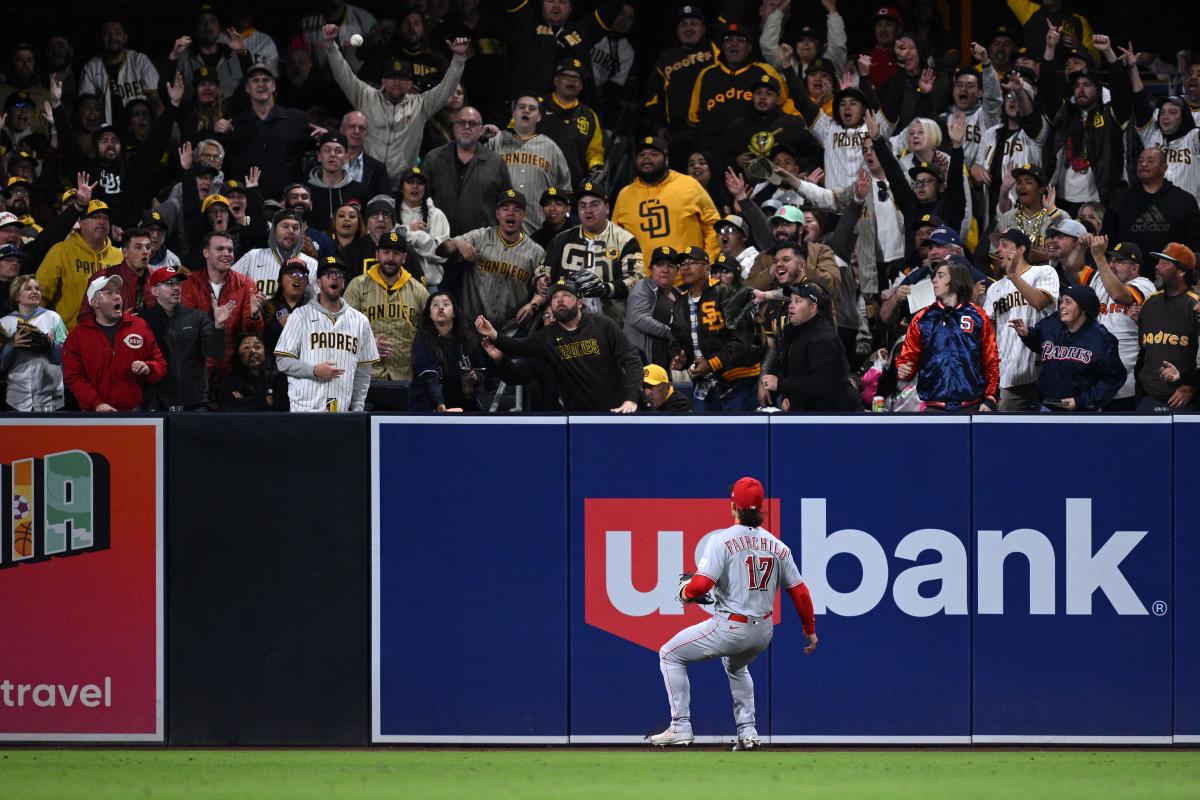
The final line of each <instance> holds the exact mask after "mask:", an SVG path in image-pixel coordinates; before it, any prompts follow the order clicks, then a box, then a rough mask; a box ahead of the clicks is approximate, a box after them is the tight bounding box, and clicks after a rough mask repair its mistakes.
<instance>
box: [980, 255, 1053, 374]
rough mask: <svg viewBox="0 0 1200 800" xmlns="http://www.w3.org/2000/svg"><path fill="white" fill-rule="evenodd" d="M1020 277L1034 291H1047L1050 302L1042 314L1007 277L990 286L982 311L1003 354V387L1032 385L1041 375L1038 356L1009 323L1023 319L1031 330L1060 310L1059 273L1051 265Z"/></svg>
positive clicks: (1039, 267)
mask: <svg viewBox="0 0 1200 800" xmlns="http://www.w3.org/2000/svg"><path fill="white" fill-rule="evenodd" d="M1021 278H1022V279H1023V280H1024V281H1025V282H1026V283H1028V284H1029V285H1030V286H1032V287H1033V288H1035V289H1039V290H1041V291H1043V292H1045V293H1046V294H1047V295H1048V296H1049V297H1050V299H1051V301H1052V302H1051V303H1050V304H1049V305H1047V306H1046V308H1045V309H1043V310H1042V311H1038V310H1037V309H1036V308H1034V307H1033V306H1031V305H1029V303H1028V301H1026V300H1025V296H1024V295H1022V294H1021V292H1020V290H1018V289H1017V287H1016V286H1015V285H1014V284H1013V282H1012V280H1011V279H1009V277H1008V276H1007V275H1005V276H1004V277H1003V278H1001V279H1000V280H998V281H996V282H995V283H993V284H992V285H991V286H989V287H988V291H987V297H986V298H985V299H984V301H983V310H984V311H986V312H987V315H988V317H990V318H991V320H992V326H993V327H995V329H996V349H997V350H998V351H999V352H1000V388H1001V389H1008V388H1010V387H1013V386H1024V385H1025V384H1028V383H1033V382H1035V381H1036V380H1037V376H1038V360H1037V354H1036V353H1034V352H1033V351H1032V350H1030V349H1029V348H1028V347H1026V346H1025V343H1024V342H1022V341H1021V337H1020V336H1018V335H1017V332H1016V330H1014V329H1013V327H1012V326H1011V325H1009V324H1008V323H1010V322H1012V321H1013V320H1018V319H1019V320H1021V321H1022V322H1024V323H1025V327H1026V328H1029V329H1030V330H1032V329H1033V326H1034V325H1036V324H1037V322H1038V320H1040V319H1042V318H1043V317H1048V316H1050V315H1051V314H1053V313H1055V311H1056V310H1057V309H1058V291H1059V283H1058V273H1057V272H1055V271H1054V267H1052V266H1050V265H1049V264H1038V265H1036V266H1033V265H1031V266H1029V267H1028V268H1026V270H1025V271H1024V272H1022V273H1021Z"/></svg>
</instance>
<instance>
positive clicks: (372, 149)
mask: <svg viewBox="0 0 1200 800" xmlns="http://www.w3.org/2000/svg"><path fill="white" fill-rule="evenodd" d="M324 36H325V54H326V55H327V56H328V58H329V66H330V68H331V69H332V70H333V78H334V80H335V81H337V85H338V86H339V87H340V88H341V90H342V92H343V93H344V94H345V95H346V99H347V100H349V101H350V104H351V105H352V106H354V108H356V109H358V110H359V111H361V112H362V113H363V114H365V115H366V117H367V119H368V120H369V121H370V125H371V127H372V128H373V129H374V131H375V135H374V136H373V137H371V138H368V139H367V141H366V142H365V143H364V145H363V147H364V149H365V150H366V152H367V153H368V154H369V155H370V156H371V157H373V158H376V159H378V160H379V161H382V162H383V163H384V164H385V165H387V171H388V176H389V179H390V181H391V183H392V184H393V185H394V184H396V183H398V182H399V181H400V176H401V174H403V172H404V170H406V169H408V168H409V167H411V166H412V165H413V164H415V163H416V161H417V151H418V149H419V148H420V146H421V135H422V131H423V130H424V127H425V123H426V122H427V121H428V120H429V118H430V117H432V116H433V115H434V114H436V113H437V112H439V111H441V110H442V106H444V105H446V101H447V100H449V99H450V95H452V94H454V89H455V87H457V86H458V82H459V81H460V80H461V79H462V72H463V65H464V64H465V63H466V61H467V44H468V42H467V40H466V39H455V40H454V41H452V42H447V43H446V44H447V46H448V47H449V48H450V52H451V53H453V54H454V58H453V59H451V61H450V68H449V69H447V70H446V74H445V75H444V76H443V77H442V80H441V83H439V84H438V85H437V86H435V87H434V88H433V89H430V90H429V91H427V92H422V93H420V94H414V93H413V91H412V88H413V74H412V65H411V64H408V63H407V62H405V61H401V60H399V59H391V60H389V61H388V62H387V65H386V66H385V67H384V69H383V80H382V84H381V86H380V88H378V89H376V88H375V87H373V86H371V85H370V84H369V83H366V82H364V81H362V80H360V79H359V78H358V77H357V76H356V75H355V74H354V72H353V69H352V67H351V66H350V65H349V64H347V63H346V59H345V57H344V56H343V55H342V51H341V49H340V48H339V47H338V37H339V30H338V26H337V25H326V26H325V29H324Z"/></svg>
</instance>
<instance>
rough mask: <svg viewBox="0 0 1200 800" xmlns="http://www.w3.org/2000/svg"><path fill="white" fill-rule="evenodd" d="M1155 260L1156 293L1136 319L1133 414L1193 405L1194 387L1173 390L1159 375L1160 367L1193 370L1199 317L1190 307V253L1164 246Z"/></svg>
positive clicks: (1199, 297) (1195, 298)
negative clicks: (1158, 286) (1159, 284)
mask: <svg viewBox="0 0 1200 800" xmlns="http://www.w3.org/2000/svg"><path fill="white" fill-rule="evenodd" d="M1150 256H1151V257H1152V258H1156V259H1158V264H1157V267H1156V271H1157V273H1158V279H1159V280H1160V281H1161V282H1162V291H1161V292H1158V293H1157V294H1154V295H1151V296H1150V297H1148V298H1146V302H1145V304H1144V305H1143V306H1142V313H1141V315H1140V316H1139V317H1138V336H1139V337H1140V340H1141V345H1142V349H1141V352H1140V353H1139V354H1138V359H1137V388H1138V396H1139V397H1140V398H1141V399H1140V401H1139V402H1138V405H1137V410H1138V411H1141V412H1143V413H1145V412H1170V411H1185V410H1189V409H1191V408H1193V407H1194V406H1195V402H1194V400H1195V394H1196V389H1195V387H1194V386H1187V385H1182V386H1176V385H1175V384H1174V383H1173V382H1171V381H1169V380H1167V378H1166V377H1165V376H1164V374H1163V366H1164V364H1171V365H1173V366H1174V367H1175V368H1176V369H1177V370H1179V371H1180V372H1184V371H1188V370H1191V369H1193V368H1194V367H1196V366H1197V362H1196V355H1197V352H1198V348H1197V344H1198V341H1200V317H1197V315H1196V305H1197V303H1200V294H1198V293H1197V292H1195V291H1194V290H1193V288H1192V287H1194V286H1195V285H1196V254H1195V253H1194V252H1193V251H1192V249H1191V248H1189V247H1187V246H1186V245H1183V244H1180V243H1179V242H1170V243H1169V244H1167V246H1166V247H1164V248H1163V251H1162V252H1161V253H1151V254H1150Z"/></svg>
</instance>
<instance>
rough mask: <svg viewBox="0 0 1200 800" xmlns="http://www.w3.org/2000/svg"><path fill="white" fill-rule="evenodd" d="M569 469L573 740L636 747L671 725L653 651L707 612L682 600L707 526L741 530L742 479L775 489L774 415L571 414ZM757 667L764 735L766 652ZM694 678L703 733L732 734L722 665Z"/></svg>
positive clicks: (707, 736) (702, 669) (696, 717)
mask: <svg viewBox="0 0 1200 800" xmlns="http://www.w3.org/2000/svg"><path fill="white" fill-rule="evenodd" d="M568 474H569V482H570V499H569V503H570V505H569V509H570V512H569V516H570V521H571V524H570V530H571V548H570V563H571V605H570V614H571V669H570V674H571V689H570V691H571V741H572V743H621V742H625V743H635V742H640V741H641V740H642V738H643V736H645V735H646V734H648V733H658V732H659V731H661V730H663V729H664V728H666V727H667V725H668V724H669V723H670V719H671V713H670V705H669V703H668V701H667V696H666V689H665V688H664V684H663V677H662V674H661V673H660V671H659V660H658V648H659V647H661V646H662V645H663V644H665V643H666V642H667V641H668V640H669V639H670V638H671V637H672V636H674V635H675V634H676V633H678V632H679V631H680V630H682V629H684V628H686V627H688V626H689V625H694V624H696V623H699V622H702V621H704V620H706V619H710V618H711V614H710V612H708V611H706V610H704V607H703V606H696V605H689V606H687V607H686V608H685V607H683V606H681V605H680V604H679V601H678V600H677V599H676V592H677V589H678V584H679V574H680V573H681V572H685V571H687V572H690V571H692V570H694V569H695V566H696V553H697V552H698V550H699V549H700V548H701V547H702V540H703V538H704V536H705V534H707V533H709V532H710V531H714V530H719V529H722V528H727V527H729V526H730V525H732V524H733V520H732V518H731V516H730V508H729V491H730V487H731V485H732V484H733V482H734V481H736V480H737V479H738V478H740V477H742V476H743V475H752V476H755V477H758V478H759V479H760V480H761V481H762V482H763V485H764V487H765V488H766V489H767V493H768V496H772V495H771V484H770V482H769V480H768V476H767V419H766V418H765V417H740V418H738V417H733V418H730V417H699V416H697V417H686V418H654V417H641V416H639V417H633V418H628V417H626V418H618V417H572V418H571V425H570V472H569V473H568ZM776 518H777V512H776V514H775V515H772V517H771V518H770V519H769V520H768V522H767V523H766V527H768V528H771V526H772V525H773V524H774V522H775V519H776ZM797 630H798V626H797ZM750 674H751V676H752V677H753V678H754V681H755V697H756V706H757V723H758V732H759V733H760V734H762V735H765V734H766V733H767V732H768V731H769V730H770V727H769V726H770V707H771V696H770V691H769V689H770V684H769V662H768V658H767V655H766V654H764V655H763V656H760V657H759V658H758V659H757V660H756V661H755V662H754V663H753V664H752V665H751V666H750ZM689 676H690V679H691V696H692V709H691V711H692V726H693V729H694V731H695V734H696V741H697V742H717V741H723V742H730V741H732V740H733V737H734V730H735V726H734V721H733V715H732V713H731V707H732V700H731V698H730V694H729V683H728V681H727V679H726V677H725V671H724V669H723V668H722V667H721V663H720V662H719V661H713V662H709V663H701V664H695V665H693V666H692V667H691V668H690V669H689Z"/></svg>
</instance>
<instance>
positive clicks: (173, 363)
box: [141, 267, 233, 411]
mask: <svg viewBox="0 0 1200 800" xmlns="http://www.w3.org/2000/svg"><path fill="white" fill-rule="evenodd" d="M183 280H184V276H183V274H182V273H180V272H176V271H175V270H174V268H172V267H164V268H163V269H160V270H159V271H158V272H156V273H154V274H153V275H151V276H150V287H149V289H150V292H151V293H152V294H153V298H154V301H155V303H154V305H153V307H150V308H147V309H146V310H145V311H143V312H142V315H141V316H142V319H144V320H145V321H146V324H147V325H149V326H150V330H152V331H153V332H154V338H155V339H156V340H157V341H158V345H159V347H160V348H161V349H162V353H163V357H164V358H165V359H166V361H167V374H166V376H165V378H164V379H163V380H162V381H160V382H158V383H157V384H155V385H154V386H153V387H151V389H150V391H148V392H147V400H148V406H149V408H151V409H161V410H169V411H205V410H207V409H208V401H209V393H208V388H209V387H208V369H207V366H206V360H207V359H212V360H214V361H220V360H221V357H222V356H223V355H225V343H226V338H225V324H226V323H227V322H228V321H229V315H230V314H231V313H232V312H233V301H230V302H228V303H226V304H225V305H219V306H217V307H215V308H214V309H213V314H212V319H209V317H208V315H207V314H205V313H204V312H202V311H197V310H196V309H194V308H188V307H187V306H185V305H182V304H181V303H180V294H181V293H182V286H183Z"/></svg>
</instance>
